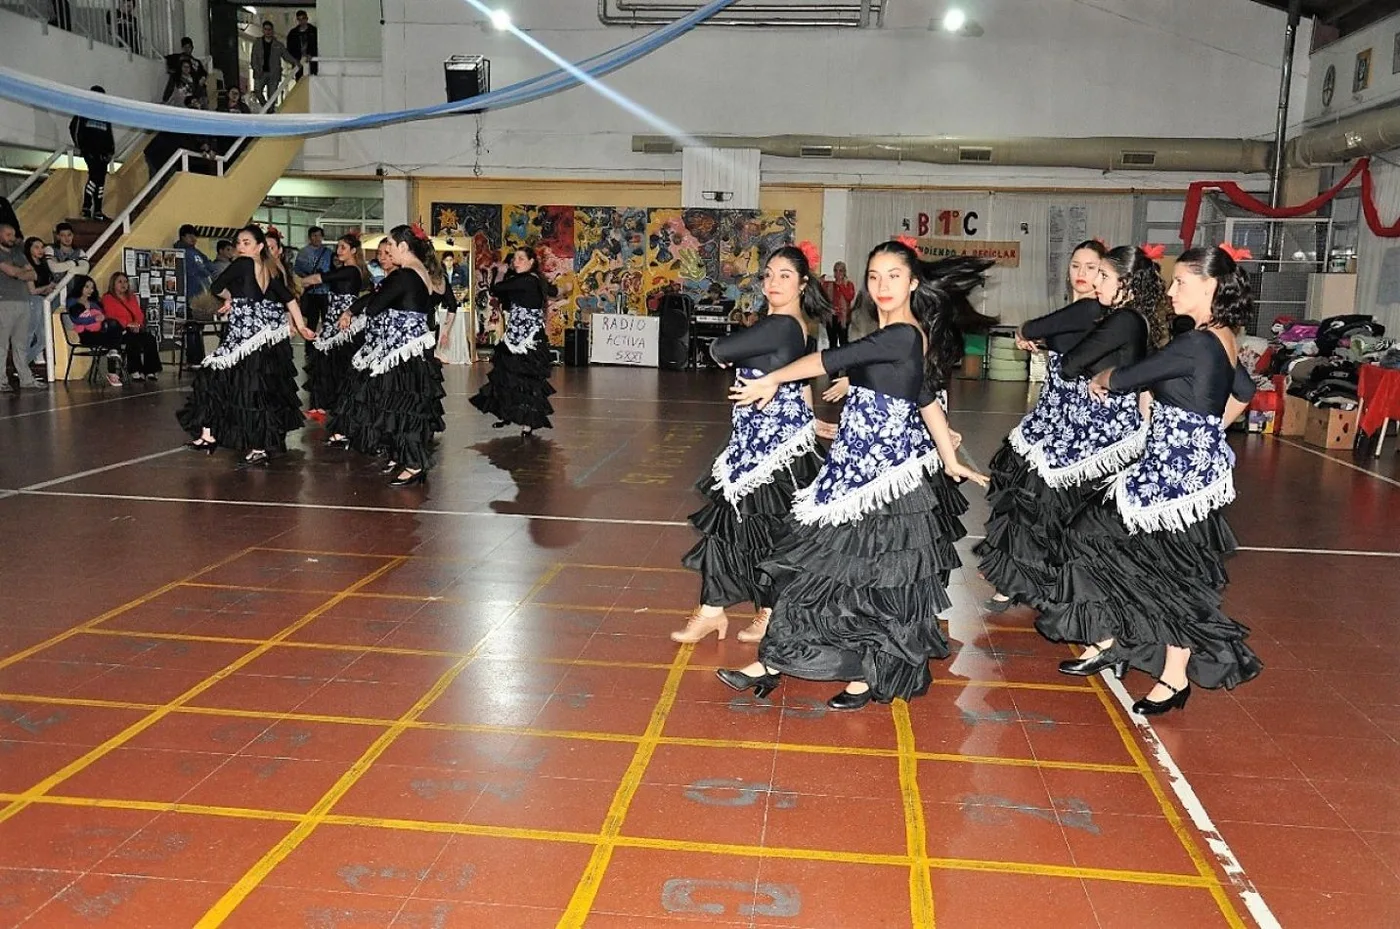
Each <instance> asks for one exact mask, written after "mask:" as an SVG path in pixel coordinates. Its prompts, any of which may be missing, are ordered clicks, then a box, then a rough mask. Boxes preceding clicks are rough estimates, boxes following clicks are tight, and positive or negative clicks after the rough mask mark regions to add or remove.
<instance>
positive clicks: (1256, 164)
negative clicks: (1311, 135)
mask: <svg viewBox="0 0 1400 929" xmlns="http://www.w3.org/2000/svg"><path fill="white" fill-rule="evenodd" d="M700 142H701V144H703V145H707V146H710V147H712V148H756V149H758V150H759V151H761V152H762V153H763V154H765V155H771V156H773V157H776V158H804V159H809V160H830V159H846V160H853V161H915V162H921V163H924V164H940V165H954V164H961V165H972V166H998V167H1046V168H1051V167H1060V168H1089V169H1096V170H1100V171H1189V172H1197V173H1215V174H1253V173H1256V172H1257V173H1265V172H1267V171H1268V170H1269V161H1270V155H1271V154H1272V152H1273V146H1272V145H1270V144H1269V143H1267V142H1256V141H1252V140H1250V139H1164V138H1140V137H1139V138H1130V137H1115V136H1098V137H1091V138H1077V139H1059V138H1009V139H946V138H928V137H916V136H807V135H776V136H754V137H739V136H702V137H701V138H700ZM632 151H634V152H643V153H647V154H657V155H665V154H674V153H675V152H677V151H679V146H677V145H676V143H675V141H674V140H673V139H671V138H670V137H669V136H660V135H636V136H633V137H632Z"/></svg>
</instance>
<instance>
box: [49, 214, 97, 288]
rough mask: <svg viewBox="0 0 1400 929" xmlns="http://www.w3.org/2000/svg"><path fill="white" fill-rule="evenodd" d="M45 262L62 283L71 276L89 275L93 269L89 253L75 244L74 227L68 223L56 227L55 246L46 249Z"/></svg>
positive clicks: (54, 231) (56, 278) (54, 232)
mask: <svg viewBox="0 0 1400 929" xmlns="http://www.w3.org/2000/svg"><path fill="white" fill-rule="evenodd" d="M44 261H45V263H47V264H48V266H49V272H50V273H51V274H53V276H54V280H56V281H60V282H61V281H62V280H63V279H64V278H65V277H67V276H68V275H69V274H87V273H88V270H89V269H90V268H91V265H90V264H89V262H88V256H87V252H85V251H83V250H82V249H81V248H78V246H76V245H74V244H73V227H72V226H71V225H70V224H68V223H59V224H58V225H57V226H55V227H54V230H53V244H52V245H50V246H49V247H48V248H46V249H44Z"/></svg>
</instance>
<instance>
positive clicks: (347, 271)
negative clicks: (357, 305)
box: [321, 265, 365, 294]
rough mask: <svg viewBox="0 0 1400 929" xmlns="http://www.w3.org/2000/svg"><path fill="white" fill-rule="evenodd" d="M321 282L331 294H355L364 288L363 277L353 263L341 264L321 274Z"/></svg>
mask: <svg viewBox="0 0 1400 929" xmlns="http://www.w3.org/2000/svg"><path fill="white" fill-rule="evenodd" d="M321 283H322V284H324V285H326V289H327V290H329V291H330V292H331V293H333V294H357V293H359V292H360V291H361V290H363V289H364V286H365V279H364V275H362V274H360V269H359V268H357V267H355V266H354V265H341V266H340V267H339V268H331V269H330V270H329V271H327V272H326V273H325V274H322V275H321Z"/></svg>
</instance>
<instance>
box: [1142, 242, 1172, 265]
mask: <svg viewBox="0 0 1400 929" xmlns="http://www.w3.org/2000/svg"><path fill="white" fill-rule="evenodd" d="M1142 253H1143V254H1144V255H1146V256H1147V258H1148V260H1149V261H1161V260H1162V256H1163V255H1165V254H1166V253H1167V247H1166V246H1165V245H1144V246H1143V247H1142Z"/></svg>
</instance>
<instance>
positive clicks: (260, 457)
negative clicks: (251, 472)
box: [243, 449, 268, 465]
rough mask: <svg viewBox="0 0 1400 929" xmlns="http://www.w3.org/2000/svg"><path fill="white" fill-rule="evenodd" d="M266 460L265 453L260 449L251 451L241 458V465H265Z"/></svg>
mask: <svg viewBox="0 0 1400 929" xmlns="http://www.w3.org/2000/svg"><path fill="white" fill-rule="evenodd" d="M267 460H268V455H267V452H265V451H262V450H261V449H258V450H254V451H251V452H249V453H248V454H246V455H244V456H243V463H244V464H245V465H265V464H267Z"/></svg>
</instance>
